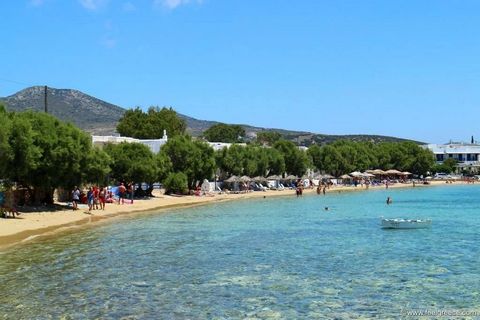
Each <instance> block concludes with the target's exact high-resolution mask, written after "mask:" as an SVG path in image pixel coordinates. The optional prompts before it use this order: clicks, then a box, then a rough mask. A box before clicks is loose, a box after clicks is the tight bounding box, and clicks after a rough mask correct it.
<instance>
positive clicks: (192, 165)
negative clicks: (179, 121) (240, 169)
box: [160, 136, 215, 189]
mask: <svg viewBox="0 0 480 320" xmlns="http://www.w3.org/2000/svg"><path fill="white" fill-rule="evenodd" d="M160 153H161V154H163V155H162V156H163V157H166V158H168V159H169V160H170V164H171V170H172V171H173V172H177V173H178V172H183V173H185V175H186V176H187V182H188V187H189V188H191V189H193V188H194V187H195V185H196V183H197V181H203V179H210V178H212V176H213V172H214V170H215V158H214V153H213V149H212V148H211V147H210V146H208V145H207V144H206V143H204V142H201V141H193V140H192V139H191V138H190V137H188V136H177V137H174V138H172V139H169V140H168V142H167V143H166V144H165V145H164V146H163V147H162V149H161V150H160ZM166 158H164V159H166Z"/></svg>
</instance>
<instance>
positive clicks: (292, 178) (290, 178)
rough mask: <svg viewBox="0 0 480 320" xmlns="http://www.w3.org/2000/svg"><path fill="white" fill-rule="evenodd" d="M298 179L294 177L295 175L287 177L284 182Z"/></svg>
mask: <svg viewBox="0 0 480 320" xmlns="http://www.w3.org/2000/svg"><path fill="white" fill-rule="evenodd" d="M297 179H298V177H297V176H294V175H293V174H291V175H289V176H286V177H285V178H284V179H283V180H297Z"/></svg>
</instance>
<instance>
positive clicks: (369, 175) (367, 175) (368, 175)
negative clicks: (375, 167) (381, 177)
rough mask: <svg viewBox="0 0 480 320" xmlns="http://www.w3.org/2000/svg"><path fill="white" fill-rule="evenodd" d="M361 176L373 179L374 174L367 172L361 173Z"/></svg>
mask: <svg viewBox="0 0 480 320" xmlns="http://www.w3.org/2000/svg"><path fill="white" fill-rule="evenodd" d="M363 176H364V177H366V178H371V177H375V175H374V174H371V173H368V172H365V173H363Z"/></svg>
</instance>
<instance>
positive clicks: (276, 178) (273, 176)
mask: <svg viewBox="0 0 480 320" xmlns="http://www.w3.org/2000/svg"><path fill="white" fill-rule="evenodd" d="M280 179H282V177H280V176H277V175H272V176H268V177H267V180H280Z"/></svg>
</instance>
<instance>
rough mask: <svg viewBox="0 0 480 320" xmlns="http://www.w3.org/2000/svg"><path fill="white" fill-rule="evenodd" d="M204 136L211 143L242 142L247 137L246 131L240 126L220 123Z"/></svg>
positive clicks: (208, 130)
mask: <svg viewBox="0 0 480 320" xmlns="http://www.w3.org/2000/svg"><path fill="white" fill-rule="evenodd" d="M203 136H204V138H205V139H207V140H208V141H211V142H227V143H236V142H241V141H242V140H243V138H244V137H245V129H243V128H242V127H241V126H239V125H234V124H225V123H219V124H215V125H213V126H211V127H210V128H208V129H207V130H206V131H205V132H204V133H203Z"/></svg>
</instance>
